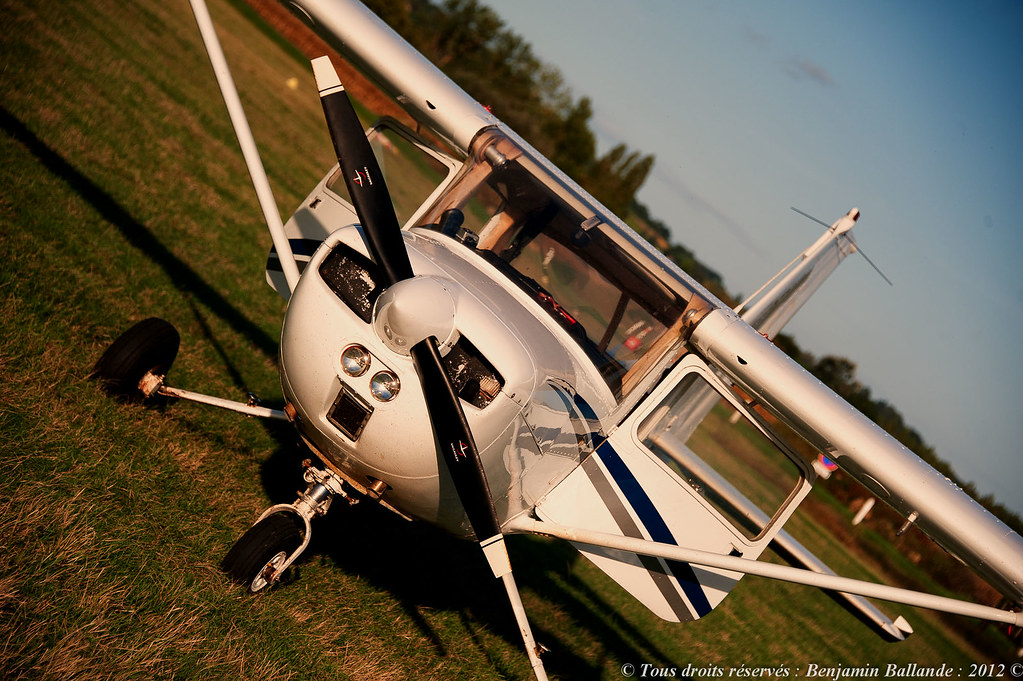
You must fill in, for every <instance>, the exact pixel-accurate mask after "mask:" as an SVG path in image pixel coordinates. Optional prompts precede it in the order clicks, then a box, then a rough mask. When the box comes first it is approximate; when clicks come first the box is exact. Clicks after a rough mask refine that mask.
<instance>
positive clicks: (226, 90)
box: [189, 0, 299, 291]
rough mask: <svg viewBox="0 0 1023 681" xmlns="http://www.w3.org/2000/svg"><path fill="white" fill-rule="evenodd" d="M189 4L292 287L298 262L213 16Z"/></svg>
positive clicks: (198, 1)
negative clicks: (292, 250)
mask: <svg viewBox="0 0 1023 681" xmlns="http://www.w3.org/2000/svg"><path fill="white" fill-rule="evenodd" d="M189 3H190V4H191V5H192V14H194V15H195V23H197V24H198V25H199V33H200V35H202V41H203V43H204V44H205V45H206V54H207V55H208V56H209V58H210V64H211V65H212V66H213V73H214V74H215V75H216V77H217V84H218V85H219V86H220V92H221V94H222V95H223V96H224V104H226V105H227V112H228V114H229V115H230V116H231V125H233V126H234V132H235V135H236V136H237V137H238V144H239V146H241V148H242V156H244V157H245V165H246V166H248V169H249V177H251V178H252V186H253V187H254V188H255V190H256V198H257V199H259V207H260V208H261V209H262V210H263V218H264V219H265V220H266V226H267V227H268V228H269V230H270V238H271V239H272V240H273V243H274V247H275V248H276V249H277V254H278V256H279V257H280V259H281V268H282V269H283V270H284V278H285V280H286V281H287V282H288V289H289V291H294V290H295V286H296V285H297V284H298V277H299V272H298V265H297V264H296V263H295V256H294V254H293V253H292V252H291V244H290V242H289V241H288V237H287V235H286V234H285V233H284V223H282V222H281V214H280V212H279V210H278V208H277V201H276V199H274V195H273V190H272V189H270V181H269V180H268V179H267V177H266V170H265V169H264V168H263V163H262V161H260V159H259V151H258V150H257V149H256V140H255V139H253V137H252V129H251V128H249V121H248V119H247V118H246V117H245V110H244V109H243V108H242V100H241V98H239V97H238V90H237V88H236V87H235V85H234V79H233V78H231V70H230V69H229V68H228V66H227V59H226V58H225V57H224V50H223V49H222V48H221V47H220V40H219V39H218V38H217V31H216V29H215V28H214V27H213V19H212V18H210V11H209V8H207V7H206V0H189Z"/></svg>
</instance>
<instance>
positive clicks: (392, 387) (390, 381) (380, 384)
mask: <svg viewBox="0 0 1023 681" xmlns="http://www.w3.org/2000/svg"><path fill="white" fill-rule="evenodd" d="M400 389H401V383H400V382H399V381H398V377H397V376H395V375H394V372H392V371H387V370H385V371H378V372H377V373H375V374H373V378H371V379H369V391H370V392H371V393H372V394H373V397H375V398H377V399H378V400H380V401H381V402H390V401H391V400H393V399H394V398H395V396H396V395H397V394H398V391H399V390H400Z"/></svg>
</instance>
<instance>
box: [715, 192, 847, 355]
mask: <svg viewBox="0 0 1023 681" xmlns="http://www.w3.org/2000/svg"><path fill="white" fill-rule="evenodd" d="M859 217H860V211H859V210H858V209H856V208H853V209H852V210H850V211H849V212H848V213H847V214H846V215H844V216H842V217H841V218H839V219H838V220H836V221H835V223H834V224H833V225H831V226H830V227H828V229H827V231H825V232H824V234H822V235H821V236H820V238H818V239H817V241H815V242H814V243H813V245H811V246H810V247H809V248H807V249H806V250H805V251H803V252H802V253H800V254H799V255H797V256H796V257H795V259H794V260H793V261H792V262H790V263H789V264H788V265H786V266H785V267H784V268H783V269H782V270H781V271H780V272H779V273H778V274H776V275H775V276H774V277H772V278H771V280H770V281H768V282H767V283H766V284H764V285H763V286H761V287H760V289H759V290H758V291H757V292H756V293H754V294H753V295H751V296H750V297H749V298H747V299H746V300H744V301H743V302H742V303H741V304H740V305H739V306H738V307H737V308H735V311H736V313H738V314H739V316H740V317H742V318H743V320H744V321H745V322H746V323H747V324H749V325H750V326H752V327H753V328H754V329H756V330H757V331H759V332H760V333H762V334H764V335H765V336H767V337H768V338H774V337H775V336H776V335H777V334H778V332H779V331H781V329H782V327H784V326H785V324H787V323H788V322H789V320H791V319H792V317H794V316H795V314H796V313H797V312H798V311H799V309H800V308H801V307H803V305H804V304H806V301H808V300H809V299H810V297H811V296H812V295H813V294H814V293H815V292H816V291H817V289H819V288H820V287H821V285H822V284H823V283H824V281H825V280H826V279H827V278H828V277H829V276H830V275H831V273H832V272H834V271H835V269H836V268H837V267H838V265H839V264H840V263H841V262H842V260H844V259H845V257H846V256H847V255H850V254H852V253H855V252H856V250H857V248H856V242H855V241H854V240H853V237H852V232H851V231H850V230H852V227H853V225H854V224H856V220H857V219H858V218H859Z"/></svg>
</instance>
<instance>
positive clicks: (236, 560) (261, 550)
mask: <svg viewBox="0 0 1023 681" xmlns="http://www.w3.org/2000/svg"><path fill="white" fill-rule="evenodd" d="M303 529H304V525H302V524H301V522H300V521H299V519H298V518H296V517H295V516H294V515H293V514H291V513H273V514H271V515H268V516H267V517H265V518H263V519H262V520H260V521H259V522H258V523H256V524H255V525H253V526H252V527H250V528H249V529H248V531H247V532H246V533H245V534H243V535H242V536H241V538H240V539H239V540H238V541H236V542H235V543H234V546H232V547H231V550H230V551H228V552H227V556H225V558H224V562H223V563H222V567H223V569H224V572H226V573H227V574H228V576H229V577H230V578H231V581H233V582H236V583H238V584H241V585H242V586H244V587H246V588H247V589H248V591H249V593H253V594H254V593H259V592H260V591H263V590H265V589H267V588H268V587H271V586H273V584H274V582H275V581H276V580H275V579H274V578H273V574H274V572H275V571H276V570H277V569H278V568H279V567H280V566H281V565H283V564H284V562H285V561H286V560H287V559H288V556H290V555H291V554H292V553H294V551H295V549H297V548H298V547H299V546H300V545H301V544H302V531H303Z"/></svg>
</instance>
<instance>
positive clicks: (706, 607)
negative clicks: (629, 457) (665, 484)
mask: <svg viewBox="0 0 1023 681" xmlns="http://www.w3.org/2000/svg"><path fill="white" fill-rule="evenodd" d="M596 454H597V456H599V457H600V460H601V462H602V463H603V464H604V466H605V468H607V471H608V472H609V473H610V474H611V477H612V478H614V481H615V483H616V484H617V485H618V488H619V489H621V491H622V494H624V495H625V498H626V500H627V501H628V502H629V504H630V505H631V506H632V508H633V510H635V511H636V515H638V516H639V520H640V522H641V523H643V526H644V527H645V528H646V531H647V532H648V533H649V534H650V538H651V539H652V540H654V541H656V542H659V543H661V544H673V545H675V546H678V542H676V541H675V537H674V536H673V535H672V534H671V530H670V529H668V525H667V523H665V522H664V518H662V517H661V514H660V512H659V511H658V510H657V507H656V506H654V502H653V501H652V500H651V499H650V497H649V495H647V493H646V490H644V489H643V486H642V485H640V484H639V480H637V479H636V476H635V475H633V473H632V471H631V470H629V467H628V466H626V465H625V462H624V461H622V457H621V456H619V454H618V452H616V451H615V450H614V447H612V446H611V444H610V442H608V441H607V440H604V442H602V443H601V445H600V446H599V447H597V451H596ZM664 562H665V563H667V565H668V570H670V571H671V574H672V575H673V576H674V577H675V579H677V580H678V583H679V585H680V586H681V587H682V591H683V592H685V594H686V598H688V599H689V602H690V603H691V604H692V605H693V608H694V609H695V610H696V614H697V615H698V616H700V617H703V616H704V615H706V614H707V613H709V612H710V611H711V610H713V608H712V607H711V605H710V601H708V600H707V594H705V593H704V591H703V587H702V586H701V585H700V581H699V580H698V579H697V578H696V573H695V572H693V568H692V566H691V565H689V563H683V562H681V561H677V560H666V559H665V561H664Z"/></svg>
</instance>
